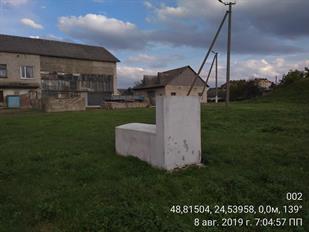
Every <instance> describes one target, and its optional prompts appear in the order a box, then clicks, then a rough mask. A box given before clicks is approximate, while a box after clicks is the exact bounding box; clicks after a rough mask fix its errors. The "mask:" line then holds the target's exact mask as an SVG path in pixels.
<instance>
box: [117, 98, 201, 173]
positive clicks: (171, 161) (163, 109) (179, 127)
mask: <svg viewBox="0 0 309 232" xmlns="http://www.w3.org/2000/svg"><path fill="white" fill-rule="evenodd" d="M156 102H157V107H156V125H151V124H144V123H129V124H125V125H121V126H117V127H116V133H115V136H116V137H115V142H116V143H115V145H116V152H117V153H118V154H120V155H124V156H128V155H132V156H135V157H138V158H139V159H141V160H144V161H146V162H148V163H150V164H151V165H153V166H155V167H159V168H164V169H167V170H172V169H175V168H181V167H184V166H186V165H191V164H199V163H200V162H201V120H200V113H201V112H200V101H199V98H198V97H197V96H189V97H188V96H159V97H157V99H156Z"/></svg>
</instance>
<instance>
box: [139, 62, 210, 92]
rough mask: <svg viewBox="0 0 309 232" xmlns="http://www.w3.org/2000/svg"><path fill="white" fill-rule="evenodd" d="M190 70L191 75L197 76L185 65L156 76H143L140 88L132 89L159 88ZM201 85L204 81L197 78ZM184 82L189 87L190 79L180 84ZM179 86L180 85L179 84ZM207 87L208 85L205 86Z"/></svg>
mask: <svg viewBox="0 0 309 232" xmlns="http://www.w3.org/2000/svg"><path fill="white" fill-rule="evenodd" d="M188 69H190V70H191V71H192V72H193V73H195V74H196V75H197V73H196V72H195V71H194V70H193V69H192V68H191V66H189V65H187V66H184V67H181V68H176V69H171V70H168V71H165V72H158V75H157V76H146V78H145V76H144V80H143V82H144V84H143V85H142V86H138V87H136V88H134V89H149V88H159V87H164V86H166V85H167V84H168V83H170V82H171V81H172V80H173V79H174V78H175V77H177V76H179V75H180V74H182V73H183V72H184V71H186V70H188ZM199 79H200V80H201V83H205V81H204V80H203V79H202V78H201V77H200V76H199ZM184 81H185V82H186V84H188V85H191V81H192V80H191V79H187V80H185V79H183V80H182V84H183V83H184ZM187 82H188V83H187ZM180 84H181V83H180ZM207 86H208V85H207Z"/></svg>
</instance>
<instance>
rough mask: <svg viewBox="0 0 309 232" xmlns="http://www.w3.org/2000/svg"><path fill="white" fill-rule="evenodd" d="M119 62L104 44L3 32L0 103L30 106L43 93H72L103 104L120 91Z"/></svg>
mask: <svg viewBox="0 0 309 232" xmlns="http://www.w3.org/2000/svg"><path fill="white" fill-rule="evenodd" d="M117 62H119V60H118V59H117V58H116V57H115V56H114V55H112V54H111V53H110V52H109V51H107V50H106V49H105V48H103V47H97V46H88V45H82V44H74V43H67V42H60V41H52V40H43V39H32V38H25V37H18V36H9V35H0V106H4V107H26V108H28V107H32V106H35V105H37V104H38V102H39V100H40V99H41V97H42V96H44V95H46V96H61V95H62V96H63V95H72V94H73V95H76V94H83V96H84V98H85V101H86V105H88V106H95V105H100V104H101V103H102V101H103V99H104V97H106V96H111V95H112V94H115V93H116V91H117V72H116V66H117Z"/></svg>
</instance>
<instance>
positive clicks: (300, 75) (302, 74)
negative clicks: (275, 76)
mask: <svg viewBox="0 0 309 232" xmlns="http://www.w3.org/2000/svg"><path fill="white" fill-rule="evenodd" d="M304 78H309V69H308V68H307V67H305V69H304V70H303V71H300V70H297V69H295V70H290V71H289V72H288V73H287V74H285V75H283V78H282V80H281V81H280V85H281V86H287V85H290V84H292V83H294V82H296V81H299V80H302V79H304Z"/></svg>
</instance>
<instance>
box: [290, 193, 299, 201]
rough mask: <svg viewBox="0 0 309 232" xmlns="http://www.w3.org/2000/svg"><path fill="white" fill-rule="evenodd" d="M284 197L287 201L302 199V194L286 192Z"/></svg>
mask: <svg viewBox="0 0 309 232" xmlns="http://www.w3.org/2000/svg"><path fill="white" fill-rule="evenodd" d="M286 199H287V200H288V201H302V200H303V194H302V193H287V194H286Z"/></svg>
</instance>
